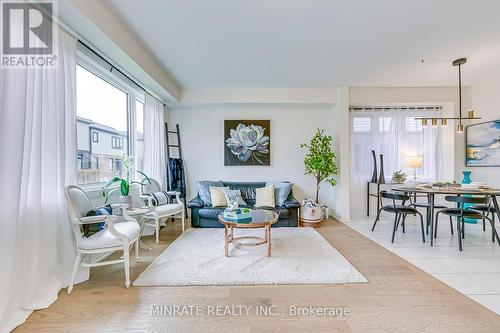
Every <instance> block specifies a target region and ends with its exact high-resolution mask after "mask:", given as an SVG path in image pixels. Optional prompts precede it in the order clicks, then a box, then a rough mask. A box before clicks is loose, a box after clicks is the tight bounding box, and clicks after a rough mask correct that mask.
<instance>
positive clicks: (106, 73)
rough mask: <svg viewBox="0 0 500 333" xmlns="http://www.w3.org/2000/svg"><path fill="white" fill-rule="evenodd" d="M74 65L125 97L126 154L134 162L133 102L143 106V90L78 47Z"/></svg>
mask: <svg viewBox="0 0 500 333" xmlns="http://www.w3.org/2000/svg"><path fill="white" fill-rule="evenodd" d="M76 65H77V66H80V67H82V68H83V69H85V70H87V71H89V72H90V73H92V74H94V75H95V76H97V77H98V78H100V79H102V80H104V81H105V82H107V83H108V84H110V85H112V86H113V87H115V88H117V89H119V90H120V91H122V92H123V93H125V94H126V96H127V149H126V153H127V155H128V156H133V157H134V160H135V157H136V152H135V141H136V127H137V125H136V105H135V103H136V102H135V101H136V100H138V101H140V102H141V103H143V104H144V105H145V92H144V90H142V89H140V88H139V87H137V86H136V85H135V84H134V83H132V82H131V81H130V80H129V79H126V78H125V77H124V76H123V75H121V74H119V72H118V71H116V70H115V71H113V67H112V66H110V65H109V64H108V63H106V62H105V61H104V60H102V59H100V58H98V57H97V56H95V55H92V54H90V51H86V50H84V49H83V48H80V47H78V48H77V52H76ZM77 84H78V83H77ZM91 139H93V137H92V138H91ZM119 139H120V141H121V146H120V147H121V148H116V149H123V147H124V144H125V138H123V137H120V138H119ZM77 155H78V150H76V151H75V160H76V159H77ZM75 183H77V184H78V185H79V186H82V187H84V188H94V187H95V188H100V187H102V185H103V184H105V183H106V181H100V182H96V183H84V184H79V183H78V179H75Z"/></svg>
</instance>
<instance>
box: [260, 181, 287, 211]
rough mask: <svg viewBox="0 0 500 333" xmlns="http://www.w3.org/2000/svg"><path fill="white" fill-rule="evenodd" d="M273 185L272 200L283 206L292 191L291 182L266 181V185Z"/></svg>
mask: <svg viewBox="0 0 500 333" xmlns="http://www.w3.org/2000/svg"><path fill="white" fill-rule="evenodd" d="M269 185H274V200H275V202H276V206H283V205H284V204H285V201H286V199H288V196H289V195H290V192H291V191H292V187H293V183H289V182H267V183H266V186H269Z"/></svg>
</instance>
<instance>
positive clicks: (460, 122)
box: [415, 58, 481, 133]
mask: <svg viewBox="0 0 500 333" xmlns="http://www.w3.org/2000/svg"><path fill="white" fill-rule="evenodd" d="M422 63H423V60H422ZM465 63H467V58H459V59H457V60H455V61H453V63H452V64H453V66H458V110H459V112H458V117H443V118H441V126H442V127H446V126H447V125H448V120H458V126H457V133H463V132H464V124H463V121H464V120H475V119H481V117H476V114H475V112H474V111H473V110H470V111H468V112H467V117H462V67H461V66H462V65H463V64H465ZM415 119H417V120H420V121H421V122H422V127H426V126H427V121H428V120H431V123H432V127H436V126H437V119H438V118H429V117H425V118H424V117H417V118H415Z"/></svg>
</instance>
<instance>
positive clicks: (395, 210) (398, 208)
mask: <svg viewBox="0 0 500 333" xmlns="http://www.w3.org/2000/svg"><path fill="white" fill-rule="evenodd" d="M380 197H381V198H384V199H390V200H392V205H385V206H384V205H383V206H382V208H380V209H379V211H378V213H377V217H376V218H375V222H374V223H373V227H372V231H373V230H374V229H375V225H376V224H377V221H378V220H379V218H380V213H381V212H382V211H385V212H388V213H392V214H395V216H394V226H393V228H392V239H391V243H394V237H395V235H396V230H397V229H398V226H399V223H400V220H401V217H402V218H403V221H402V222H401V226H402V228H403V233H404V232H405V220H406V216H407V215H415V216H416V215H418V216H420V227H421V229H422V241H423V242H424V243H425V232H424V218H423V217H422V214H420V212H419V211H418V210H417V209H416V208H414V207H411V206H407V205H405V204H404V203H405V202H406V201H409V200H410V197H409V196H408V195H406V194H396V193H388V192H386V191H381V192H380ZM396 201H401V204H396Z"/></svg>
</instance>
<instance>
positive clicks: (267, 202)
mask: <svg viewBox="0 0 500 333" xmlns="http://www.w3.org/2000/svg"><path fill="white" fill-rule="evenodd" d="M275 205H276V204H275V201H274V185H270V186H266V187H258V188H256V189H255V207H274V206H275Z"/></svg>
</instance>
